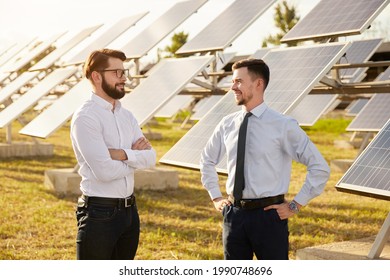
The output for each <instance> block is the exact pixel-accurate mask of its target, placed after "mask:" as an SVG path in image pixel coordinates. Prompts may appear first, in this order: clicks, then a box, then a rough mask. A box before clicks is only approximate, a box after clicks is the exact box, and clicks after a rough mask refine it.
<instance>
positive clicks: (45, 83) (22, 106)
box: [0, 68, 77, 128]
mask: <svg viewBox="0 0 390 280" xmlns="http://www.w3.org/2000/svg"><path fill="white" fill-rule="evenodd" d="M76 71H77V68H70V69H66V68H64V69H58V70H57V71H53V72H52V73H51V74H49V75H48V76H46V77H45V78H44V79H43V80H42V81H40V82H39V83H38V84H37V85H36V86H35V87H33V88H32V89H30V90H29V91H27V92H26V93H24V94H23V95H22V96H21V97H19V98H18V99H17V100H16V101H14V102H13V103H11V104H10V105H9V106H7V107H6V108H5V109H4V110H3V111H1V112H0V128H3V127H5V126H7V125H8V124H10V123H11V122H12V121H14V120H15V119H16V118H18V117H19V116H20V115H21V114H23V113H24V112H25V111H27V110H28V109H29V108H31V107H32V106H33V105H34V104H35V103H37V102H38V101H39V99H40V98H42V97H43V96H44V95H46V94H47V93H49V91H50V90H51V89H52V88H54V87H55V86H56V85H58V84H60V83H62V82H63V81H64V80H65V79H67V78H69V77H70V76H71V75H73V74H75V73H76Z"/></svg>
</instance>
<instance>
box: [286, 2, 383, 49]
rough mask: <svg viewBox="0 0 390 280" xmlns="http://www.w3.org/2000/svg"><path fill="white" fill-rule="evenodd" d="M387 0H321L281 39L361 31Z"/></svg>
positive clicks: (316, 37) (288, 39) (324, 36)
mask: <svg viewBox="0 0 390 280" xmlns="http://www.w3.org/2000/svg"><path fill="white" fill-rule="evenodd" d="M388 3H389V0H369V1H367V0H344V1H340V0H322V1H321V2H319V3H318V4H317V5H316V6H315V7H314V8H313V9H312V10H311V11H310V12H309V13H308V14H307V15H306V16H305V17H304V18H303V19H301V20H300V21H298V23H297V24H296V25H295V26H294V27H293V28H292V29H291V30H290V31H289V32H288V33H287V34H286V35H284V37H283V38H282V40H281V41H282V42H289V41H298V40H312V39H320V38H326V37H334V36H346V35H356V34H361V33H362V32H363V31H364V30H365V29H367V28H368V27H369V25H370V24H371V22H372V21H373V20H374V19H375V18H376V16H377V15H378V14H380V12H381V11H382V10H383V9H384V8H385V7H386V6H387V4H388Z"/></svg>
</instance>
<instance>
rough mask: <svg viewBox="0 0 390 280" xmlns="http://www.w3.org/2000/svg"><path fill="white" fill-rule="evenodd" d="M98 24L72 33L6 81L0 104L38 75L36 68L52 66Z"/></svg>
mask: <svg viewBox="0 0 390 280" xmlns="http://www.w3.org/2000/svg"><path fill="white" fill-rule="evenodd" d="M99 27H100V25H97V26H93V27H88V28H85V29H83V30H81V31H80V32H78V33H77V34H76V35H74V36H73V37H72V38H71V39H69V40H68V41H67V42H66V43H64V44H63V45H62V46H60V47H58V48H56V49H55V50H53V51H52V52H51V53H49V54H48V55H46V56H45V57H44V58H42V59H41V60H39V61H38V62H37V63H36V64H34V65H33V66H32V67H31V68H29V69H28V71H26V72H23V73H22V74H20V75H19V76H18V77H16V78H15V79H14V80H13V81H12V82H10V83H8V84H7V85H6V86H4V87H3V88H1V89H0V104H1V103H3V102H4V101H5V100H7V99H8V98H9V97H10V96H11V95H12V94H14V93H16V92H17V91H18V90H20V88H22V87H23V86H25V85H26V84H27V83H28V82H30V81H31V80H32V79H34V78H36V77H38V75H39V74H40V71H38V70H47V68H49V67H51V66H53V64H54V63H55V62H56V61H57V60H58V59H60V57H61V56H62V55H64V54H65V53H66V52H68V51H69V50H70V49H71V48H73V47H74V46H76V45H77V44H78V43H80V42H81V41H82V40H83V39H85V38H86V37H87V36H89V35H90V34H91V33H92V32H94V31H96V30H97V29H98V28H99Z"/></svg>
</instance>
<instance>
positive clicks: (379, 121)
mask: <svg viewBox="0 0 390 280" xmlns="http://www.w3.org/2000/svg"><path fill="white" fill-rule="evenodd" d="M389 79H390V67H389V68H387V69H386V71H384V72H383V73H382V75H381V76H380V77H378V79H377V80H378V81H385V80H389ZM389 108H390V93H380V94H373V95H372V97H371V98H370V100H369V101H368V102H367V104H366V105H365V106H364V107H363V108H362V109H361V110H360V112H359V113H358V114H357V116H356V117H355V118H354V119H353V120H352V122H351V123H350V124H349V126H348V127H347V129H346V130H347V131H379V130H380V129H381V128H382V127H383V125H384V124H385V123H386V121H387V120H388V119H389V118H390V110H389Z"/></svg>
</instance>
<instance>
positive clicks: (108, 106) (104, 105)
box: [91, 92, 121, 111]
mask: <svg viewBox="0 0 390 280" xmlns="http://www.w3.org/2000/svg"><path fill="white" fill-rule="evenodd" d="M91 100H92V101H94V102H95V103H96V104H97V105H99V106H100V107H102V108H103V109H105V110H110V111H112V104H111V103H110V102H108V101H106V100H104V99H103V98H101V97H100V96H98V95H96V94H95V93H94V92H92V95H91ZM120 108H121V102H120V101H119V100H115V110H119V109H120Z"/></svg>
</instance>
